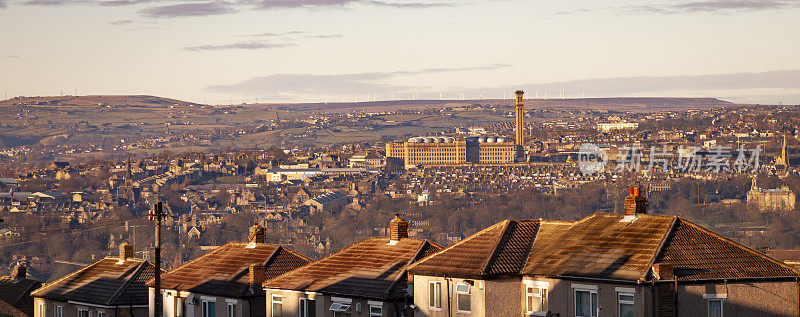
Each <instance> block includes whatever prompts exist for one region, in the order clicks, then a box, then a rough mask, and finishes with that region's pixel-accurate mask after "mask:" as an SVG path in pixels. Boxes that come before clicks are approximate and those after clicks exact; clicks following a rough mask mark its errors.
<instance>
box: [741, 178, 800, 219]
mask: <svg viewBox="0 0 800 317" xmlns="http://www.w3.org/2000/svg"><path fill="white" fill-rule="evenodd" d="M796 201H797V198H796V196H795V194H794V192H792V190H791V189H789V187H788V186H782V187H781V188H772V189H766V188H761V187H758V183H757V180H756V177H753V182H752V185H751V186H750V190H749V191H748V192H747V204H748V205H751V206H754V207H755V208H758V209H759V210H761V211H778V212H785V211H792V210H794V205H795V202H796Z"/></svg>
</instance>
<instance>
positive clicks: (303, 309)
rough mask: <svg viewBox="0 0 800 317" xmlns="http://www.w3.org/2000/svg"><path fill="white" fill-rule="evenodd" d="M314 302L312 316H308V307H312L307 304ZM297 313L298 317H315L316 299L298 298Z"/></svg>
mask: <svg viewBox="0 0 800 317" xmlns="http://www.w3.org/2000/svg"><path fill="white" fill-rule="evenodd" d="M310 301H311V302H314V305H313V307H314V316H310V315H309V314H308V311H309V307H312V306H311V305H310V303H309V302H310ZM298 313H299V315H300V317H316V316H317V299H316V298H308V297H302V298H300V308H299V309H298Z"/></svg>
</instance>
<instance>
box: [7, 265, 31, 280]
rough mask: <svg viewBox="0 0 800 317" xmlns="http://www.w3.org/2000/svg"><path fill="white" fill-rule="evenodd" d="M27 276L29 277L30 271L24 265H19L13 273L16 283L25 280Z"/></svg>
mask: <svg viewBox="0 0 800 317" xmlns="http://www.w3.org/2000/svg"><path fill="white" fill-rule="evenodd" d="M27 276H28V270H27V268H26V267H25V265H24V264H17V266H15V267H14V272H11V277H12V278H13V279H14V280H15V281H18V280H22V279H25V277H27Z"/></svg>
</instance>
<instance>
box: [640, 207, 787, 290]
mask: <svg viewBox="0 0 800 317" xmlns="http://www.w3.org/2000/svg"><path fill="white" fill-rule="evenodd" d="M656 262H657V263H667V264H670V265H671V266H672V267H673V268H674V270H675V275H676V276H677V278H678V279H679V280H698V279H733V278H753V277H796V276H797V275H798V271H797V269H796V268H794V267H792V266H789V265H787V264H784V263H783V262H780V261H778V260H775V259H772V258H770V257H768V256H766V255H764V254H762V253H759V252H756V251H754V250H751V249H749V248H747V247H745V246H742V245H740V244H738V243H736V242H733V241H730V240H728V239H726V238H724V237H722V236H720V235H718V234H716V233H714V232H712V231H710V230H707V229H704V228H702V227H700V226H698V225H696V224H693V223H691V222H688V221H685V220H683V219H680V220H679V221H678V224H677V226H676V227H675V230H674V233H673V234H672V235H671V237H670V238H669V239H668V241H667V244H666V245H665V246H664V250H663V252H662V253H661V255H660V256H659V257H658V259H657V260H656Z"/></svg>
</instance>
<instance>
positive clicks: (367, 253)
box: [264, 238, 441, 299]
mask: <svg viewBox="0 0 800 317" xmlns="http://www.w3.org/2000/svg"><path fill="white" fill-rule="evenodd" d="M439 249H441V247H440V246H438V245H436V244H433V243H431V242H429V241H427V240H421V239H408V238H405V239H401V240H400V241H398V242H397V243H395V244H390V243H389V238H368V239H366V240H363V241H361V242H359V243H356V244H354V245H351V246H349V247H347V248H345V249H343V250H341V251H339V252H336V253H334V254H332V255H329V256H327V257H325V258H323V259H320V260H318V261H316V262H313V263H311V264H309V265H306V266H304V267H301V268H299V269H296V270H294V271H291V272H289V273H286V274H284V275H281V276H278V277H277V278H274V279H271V280H268V281H266V282H265V283H264V287H266V288H275V289H289V290H298V291H313V292H322V293H328V294H335V295H344V296H354V297H361V298H374V299H385V298H394V297H396V296H398V295H397V293H396V291H397V290H398V289H402V288H403V287H404V286H405V284H406V282H405V277H406V276H405V275H406V274H405V270H406V268H407V267H408V265H409V264H410V263H413V262H414V261H416V260H418V259H419V258H421V257H422V255H423V254H427V253H430V252H432V251H437V250H439Z"/></svg>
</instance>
